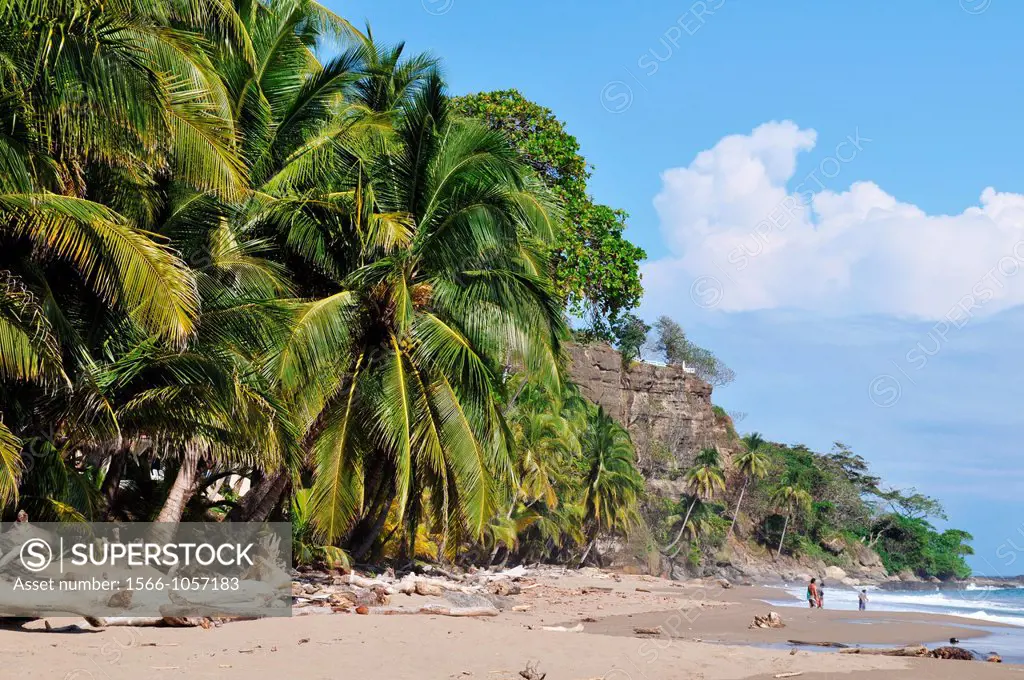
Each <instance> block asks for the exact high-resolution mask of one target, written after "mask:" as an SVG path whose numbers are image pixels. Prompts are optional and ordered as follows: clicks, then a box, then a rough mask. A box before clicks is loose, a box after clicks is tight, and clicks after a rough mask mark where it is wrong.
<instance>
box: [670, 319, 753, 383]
mask: <svg viewBox="0 0 1024 680" xmlns="http://www.w3.org/2000/svg"><path fill="white" fill-rule="evenodd" d="M654 330H655V333H656V339H655V343H654V350H655V351H656V352H657V353H658V354H661V355H662V356H664V357H665V361H667V362H668V363H669V364H674V365H678V366H682V365H686V366H687V367H689V368H692V369H694V371H696V374H697V377H699V378H700V379H701V380H705V381H707V382H709V383H711V384H712V385H714V386H716V387H721V386H723V385H728V384H729V383H731V382H732V381H733V380H735V379H736V374H735V373H734V372H733V370H732V369H731V368H729V367H728V366H726V365H725V363H724V362H723V361H722V360H721V359H719V358H718V357H716V356H715V355H714V353H713V352H711V351H710V350H707V349H704V348H703V347H700V346H698V345H696V344H694V343H693V342H691V341H690V339H689V338H687V337H686V333H685V332H684V331H683V327H682V326H680V325H679V324H678V323H676V322H675V321H673V320H672V319H670V318H669V317H667V316H661V317H658V320H657V321H655V322H654Z"/></svg>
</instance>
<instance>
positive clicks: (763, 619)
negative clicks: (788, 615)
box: [747, 612, 786, 628]
mask: <svg viewBox="0 0 1024 680" xmlns="http://www.w3.org/2000/svg"><path fill="white" fill-rule="evenodd" d="M747 627H748V628H785V627H786V624H784V623H783V622H782V617H781V616H779V614H778V612H768V614H767V615H766V616H755V617H754V621H753V622H752V623H751V624H750V625H749V626H747Z"/></svg>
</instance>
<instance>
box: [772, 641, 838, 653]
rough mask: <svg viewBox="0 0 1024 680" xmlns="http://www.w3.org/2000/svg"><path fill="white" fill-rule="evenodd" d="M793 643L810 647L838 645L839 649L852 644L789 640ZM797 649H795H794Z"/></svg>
mask: <svg viewBox="0 0 1024 680" xmlns="http://www.w3.org/2000/svg"><path fill="white" fill-rule="evenodd" d="M787 642H789V644H791V645H806V646H810V647H838V648H839V649H846V648H848V647H849V646H850V645H846V644H843V643H842V642H809V641H807V640H787ZM793 651H794V652H795V651H796V650H795V649H794V650H793Z"/></svg>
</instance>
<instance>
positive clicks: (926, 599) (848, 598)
mask: <svg viewBox="0 0 1024 680" xmlns="http://www.w3.org/2000/svg"><path fill="white" fill-rule="evenodd" d="M785 591H786V592H787V593H789V594H790V595H792V596H793V597H792V598H785V597H780V598H778V599H777V600H769V601H768V602H769V603H770V604H772V605H773V606H777V607H805V606H806V603H805V592H806V586H805V585H800V586H798V587H797V586H788V587H786V588H785ZM867 591H868V598H869V600H870V601H869V602H868V614H869V615H870V613H871V612H922V613H928V614H947V615H951V616H962V617H965V618H968V619H974V620H976V621H977V622H978V623H977V625H972V626H969V627H970V628H975V629H977V630H984V631H986V632H988V633H990V634H989V635H988V636H985V637H984V638H979V639H975V640H970V641H965V642H964V643H963V645H962V646H964V647H967V648H968V649H972V650H974V651H976V652H983V653H987V652H996V653H998V654H999V655H1001V656H1002V657H1003V659H1004V661H1006V662H1008V663H1024V588H991V587H978V586H974V585H968V586H967V587H966V588H964V589H963V590H939V589H937V588H936V590H934V591H922V590H905V591H901V590H882V589H879V588H874V587H869V588H867ZM858 592H859V591H857V590H847V589H840V588H829V587H828V585H827V584H826V587H825V608H826V609H849V610H851V611H857V593H858ZM992 623H1001V624H1006V625H1009V626H1016V627H1017V628H1004V627H1002V626H991V625H986V624H992ZM922 642H926V643H939V642H942V641H941V640H931V641H929V640H922Z"/></svg>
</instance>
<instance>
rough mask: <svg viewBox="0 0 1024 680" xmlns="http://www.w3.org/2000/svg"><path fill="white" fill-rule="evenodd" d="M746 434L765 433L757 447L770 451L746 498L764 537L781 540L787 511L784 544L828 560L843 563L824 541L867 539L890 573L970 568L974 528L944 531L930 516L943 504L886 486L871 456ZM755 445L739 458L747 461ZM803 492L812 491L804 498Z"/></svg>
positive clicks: (940, 573)
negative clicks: (817, 449)
mask: <svg viewBox="0 0 1024 680" xmlns="http://www.w3.org/2000/svg"><path fill="white" fill-rule="evenodd" d="M744 439H745V440H746V441H748V442H750V443H755V442H756V441H757V440H760V443H759V444H758V446H757V448H756V450H757V451H759V452H760V453H761V454H762V455H763V456H765V458H766V464H767V473H766V475H765V477H764V478H763V479H762V480H756V483H752V484H751V485H750V489H749V491H748V492H747V497H748V498H749V499H750V500H749V501H746V502H745V506H746V507H747V509H748V510H747V511H748V513H750V514H751V515H752V518H753V519H754V520H755V523H756V524H757V525H758V526H759V527H760V530H759V535H760V538H761V540H762V541H764V542H766V543H768V544H771V545H773V546H775V545H777V542H778V541H780V539H781V537H782V533H783V528H784V526H785V524H786V521H787V517H789V518H790V519H789V521H790V526H789V527H788V531H787V534H786V540H785V542H784V544H783V546H782V547H783V549H784V550H787V551H791V552H795V553H798V554H802V555H805V556H808V557H811V558H817V559H821V560H823V561H824V562H825V563H826V564H833V563H840V564H841V561H840V560H839V559H837V557H836V555H834V554H833V553H831V552H829V551H828V550H824V549H823V546H824V544H825V543H826V542H828V543H829V544H834V543H835V542H836V541H838V542H840V543H844V544H847V545H852V544H853V543H855V542H863V543H865V544H867V545H868V546H869V547H872V548H874V549H875V550H876V551H877V552H878V553H879V556H880V557H881V558H882V562H883V564H884V565H885V567H886V569H887V570H888V571H889V572H890V573H897V572H900V571H903V570H909V571H912V572H914V573H916V574H918V575H919V576H921V577H929V576H936V577H939V578H963V577H965V576H967V575H969V574H970V569H969V568H968V566H967V564H966V562H965V561H964V559H963V558H964V556H966V555H969V554H971V548H970V546H969V545H967V543H968V542H969V541H970V540H971V537H970V535H969V534H967V533H965V532H961V531H958V530H956V529H948V530H946V531H944V532H941V533H940V532H938V531H936V530H935V529H934V528H933V527H932V525H931V524H930V523H929V522H928V521H927V519H928V518H929V517H936V518H940V519H941V518H944V517H945V514H944V512H943V510H942V506H941V504H940V503H939V502H938V501H936V500H935V499H933V498H929V497H927V496H925V495H923V494H920V493H919V492H917V491H915V490H914V489H909V490H905V491H901V490H893V489H890V490H887V491H881V490H880V489H879V486H880V484H881V480H880V479H879V478H878V477H877V476H875V475H873V474H871V472H870V469H869V467H868V464H867V462H866V461H865V460H864V459H863V458H862V457H861V456H858V455H856V454H854V453H853V452H852V451H851V450H850V449H849V447H847V446H846V445H844V444H842V443H841V442H836V443H835V445H834V446H833V448H832V450H831V451H829V452H828V453H824V454H822V453H815V452H813V451H811V450H810V449H808V448H807V447H806V446H803V445H795V446H785V445H782V444H775V443H770V442H764V441H763V439H761V438H760V437H759V436H758V437H755V436H753V435H750V436H748V437H745V438H744ZM749 451H750V449H748V453H746V454H743V455H741V456H740V457H738V458H737V460H736V461H735V462H736V463H737V464H738V465H743V467H747V463H746V459H747V457H748V456H749V455H750V454H749ZM773 479H775V480H779V483H778V484H773V483H772V482H771V480H773ZM752 481H754V480H752ZM801 491H803V492H805V493H806V494H807V497H802V496H801V498H799V499H798V498H797V496H798V495H800V492H801Z"/></svg>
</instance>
